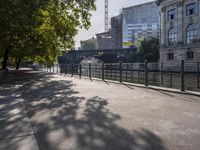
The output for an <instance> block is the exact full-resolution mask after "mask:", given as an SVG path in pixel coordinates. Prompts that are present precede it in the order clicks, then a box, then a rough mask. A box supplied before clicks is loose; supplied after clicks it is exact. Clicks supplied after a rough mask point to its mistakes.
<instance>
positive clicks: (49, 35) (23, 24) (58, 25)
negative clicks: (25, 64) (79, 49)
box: [0, 0, 95, 69]
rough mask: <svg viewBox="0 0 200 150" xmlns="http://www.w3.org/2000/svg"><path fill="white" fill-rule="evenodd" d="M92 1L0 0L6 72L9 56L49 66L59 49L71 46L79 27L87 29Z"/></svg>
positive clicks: (54, 59) (2, 53)
mask: <svg viewBox="0 0 200 150" xmlns="http://www.w3.org/2000/svg"><path fill="white" fill-rule="evenodd" d="M91 10H95V4H94V0H84V1H80V0H40V1H38V0H28V1H24V0H1V1H0V32H1V35H0V48H1V52H0V54H1V55H2V56H3V62H2V68H3V69H5V68H6V66H7V61H8V58H9V57H12V58H15V59H16V60H17V61H16V62H18V65H19V62H21V60H22V59H24V58H29V59H32V60H34V61H38V62H40V63H47V64H49V63H50V64H52V63H54V62H55V61H56V60H57V57H58V55H59V54H60V50H63V49H69V48H71V47H73V45H74V43H75V42H74V37H75V35H76V34H77V32H78V29H79V28H86V29H88V28H89V26H90V18H91V14H90V11H91Z"/></svg>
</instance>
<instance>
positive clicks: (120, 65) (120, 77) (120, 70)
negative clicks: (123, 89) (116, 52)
mask: <svg viewBox="0 0 200 150" xmlns="http://www.w3.org/2000/svg"><path fill="white" fill-rule="evenodd" d="M119 82H122V62H120V63H119Z"/></svg>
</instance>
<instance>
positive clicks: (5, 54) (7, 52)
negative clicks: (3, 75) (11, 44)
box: [2, 48, 10, 69]
mask: <svg viewBox="0 0 200 150" xmlns="http://www.w3.org/2000/svg"><path fill="white" fill-rule="evenodd" d="M9 49H10V48H6V49H5V51H4V56H3V62H2V69H6V68H7V63H8V56H9Z"/></svg>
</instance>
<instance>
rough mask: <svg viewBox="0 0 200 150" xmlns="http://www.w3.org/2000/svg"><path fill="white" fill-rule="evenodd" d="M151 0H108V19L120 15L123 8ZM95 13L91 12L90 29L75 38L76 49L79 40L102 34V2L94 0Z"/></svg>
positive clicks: (83, 30)
mask: <svg viewBox="0 0 200 150" xmlns="http://www.w3.org/2000/svg"><path fill="white" fill-rule="evenodd" d="M150 1H153V0H108V3H109V19H110V18H111V17H113V16H116V15H118V14H119V13H120V10H121V9H122V8H124V7H129V6H134V5H138V4H141V3H146V2H150ZM96 8H97V9H96V11H94V12H92V18H91V27H90V28H89V30H85V29H81V30H79V32H78V35H77V36H76V38H75V40H76V47H79V46H80V41H81V40H87V39H89V38H92V37H93V36H94V37H95V34H96V33H101V32H104V0H96Z"/></svg>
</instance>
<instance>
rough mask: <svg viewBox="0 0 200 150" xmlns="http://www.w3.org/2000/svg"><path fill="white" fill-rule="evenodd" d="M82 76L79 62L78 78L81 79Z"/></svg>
mask: <svg viewBox="0 0 200 150" xmlns="http://www.w3.org/2000/svg"><path fill="white" fill-rule="evenodd" d="M81 76H82V65H81V63H80V64H79V78H80V79H81Z"/></svg>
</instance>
